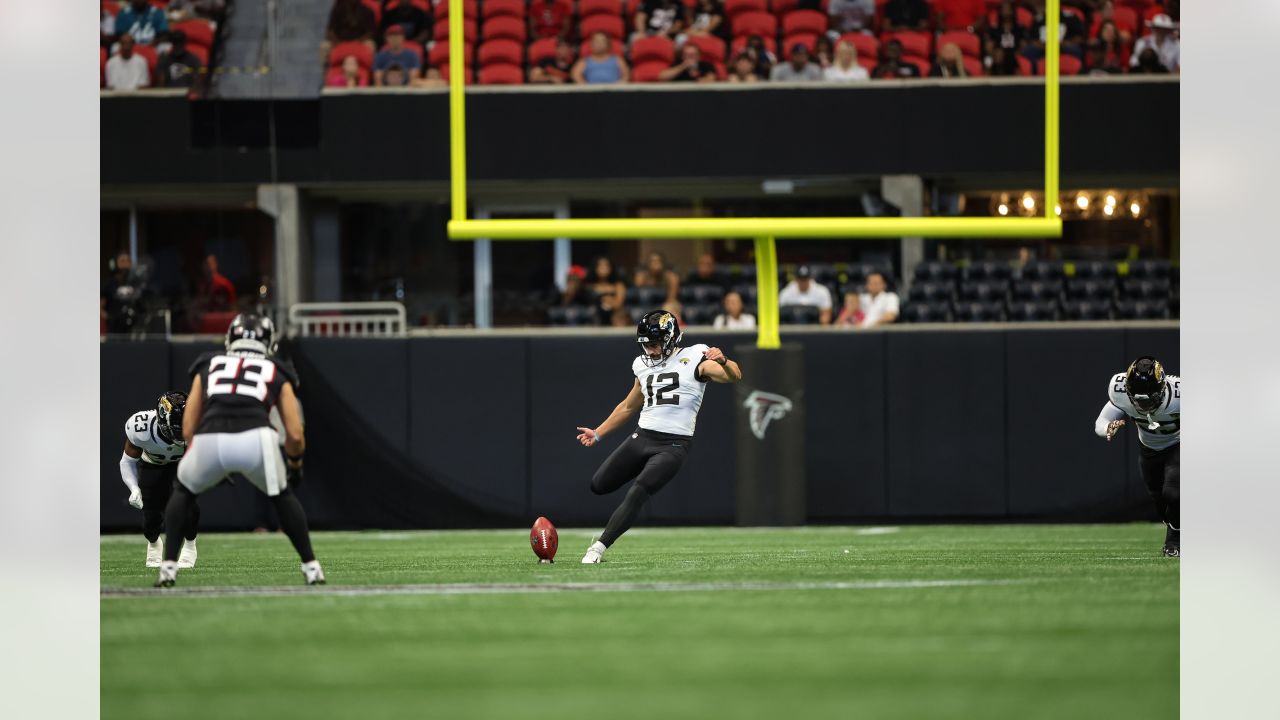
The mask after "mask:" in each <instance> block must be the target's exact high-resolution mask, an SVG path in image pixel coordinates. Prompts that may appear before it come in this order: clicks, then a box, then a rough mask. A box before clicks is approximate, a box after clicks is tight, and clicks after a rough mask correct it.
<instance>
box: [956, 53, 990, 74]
mask: <svg viewBox="0 0 1280 720" xmlns="http://www.w3.org/2000/svg"><path fill="white" fill-rule="evenodd" d="M960 60H961V61H962V62H963V63H964V71H965V72H966V73H968V74H969V77H982V76H983V75H986V74H987V66H986V65H983V64H982V61H981V60H979V59H978V58H976V57H969V56H968V55H965V56H964V57H962V58H960Z"/></svg>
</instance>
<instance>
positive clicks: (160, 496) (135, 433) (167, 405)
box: [120, 392, 200, 568]
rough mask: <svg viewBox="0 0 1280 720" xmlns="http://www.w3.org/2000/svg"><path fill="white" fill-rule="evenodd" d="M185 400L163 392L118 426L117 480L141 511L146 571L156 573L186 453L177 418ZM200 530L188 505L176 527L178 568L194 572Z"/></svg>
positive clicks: (197, 517)
mask: <svg viewBox="0 0 1280 720" xmlns="http://www.w3.org/2000/svg"><path fill="white" fill-rule="evenodd" d="M186 405H187V396H186V395H184V394H183V393H180V392H167V393H165V394H163V395H161V396H160V399H159V400H157V401H156V409H155V410H143V411H140V412H137V413H135V414H133V415H131V416H130V417H129V419H128V420H126V421H125V423H124V454H123V455H121V456H120V479H121V480H123V481H124V484H125V486H126V487H128V488H129V504H130V505H132V506H133V507H135V508H137V509H139V510H141V511H142V535H143V537H145V538H146V539H147V567H160V556H161V554H162V548H163V547H164V537H163V536H162V535H161V532H163V530H164V508H165V505H166V504H168V502H169V495H170V494H172V493H173V483H174V481H175V480H176V479H177V477H178V461H179V460H181V459H182V454H183V453H184V452H186V450H187V443H186V441H185V440H183V439H182V412H183V409H184V408H185V407H186ZM199 527H200V506H199V505H197V504H196V503H192V504H191V509H190V512H189V513H188V515H187V517H186V520H185V521H184V522H183V524H182V537H183V538H185V541H184V542H183V543H182V554H181V555H180V556H178V567H180V568H190V567H195V566H196V531H197V530H198V529H199Z"/></svg>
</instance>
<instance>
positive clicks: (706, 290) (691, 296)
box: [680, 285, 724, 305]
mask: <svg viewBox="0 0 1280 720" xmlns="http://www.w3.org/2000/svg"><path fill="white" fill-rule="evenodd" d="M723 298H724V288H722V287H720V286H719V285H686V286H684V287H682V288H680V302H682V303H685V304H686V305H687V304H689V303H698V304H703V305H705V304H707V303H717V302H720V300H722V299H723Z"/></svg>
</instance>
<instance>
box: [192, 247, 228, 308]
mask: <svg viewBox="0 0 1280 720" xmlns="http://www.w3.org/2000/svg"><path fill="white" fill-rule="evenodd" d="M200 296H201V300H202V302H203V306H204V310H205V312H231V311H232V310H235V309H236V286H235V285H233V284H232V283H231V281H230V280H228V279H227V276H226V275H223V274H222V273H220V272H218V258H217V257H216V256H214V255H208V256H206V257H205V259H204V284H203V289H202V290H201V292H200Z"/></svg>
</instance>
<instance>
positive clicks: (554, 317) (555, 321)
mask: <svg viewBox="0 0 1280 720" xmlns="http://www.w3.org/2000/svg"><path fill="white" fill-rule="evenodd" d="M547 324H548V325H565V324H566V323H565V309H564V308H562V307H559V306H557V307H551V308H547Z"/></svg>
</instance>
